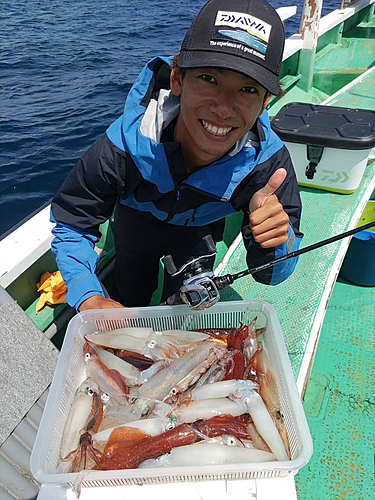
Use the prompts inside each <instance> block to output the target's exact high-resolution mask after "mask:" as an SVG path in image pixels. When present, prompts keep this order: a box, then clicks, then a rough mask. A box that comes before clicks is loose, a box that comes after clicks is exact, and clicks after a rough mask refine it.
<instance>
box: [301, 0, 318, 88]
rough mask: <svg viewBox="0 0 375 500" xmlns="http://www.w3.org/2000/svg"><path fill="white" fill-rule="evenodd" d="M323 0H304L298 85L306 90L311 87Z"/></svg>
mask: <svg viewBox="0 0 375 500" xmlns="http://www.w3.org/2000/svg"><path fill="white" fill-rule="evenodd" d="M322 6H323V0H305V1H304V5H303V11H302V16H301V25H300V35H301V38H302V42H303V45H302V50H301V53H300V60H299V68H298V69H299V73H300V74H301V79H300V81H299V84H298V86H299V87H300V88H301V89H302V90H304V91H305V92H308V91H309V90H310V89H311V86H312V82H313V76H314V59H315V52H316V47H317V44H318V30H319V21H320V16H321V13H322Z"/></svg>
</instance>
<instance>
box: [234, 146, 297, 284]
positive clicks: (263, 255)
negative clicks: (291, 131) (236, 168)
mask: <svg viewBox="0 0 375 500" xmlns="http://www.w3.org/2000/svg"><path fill="white" fill-rule="evenodd" d="M268 164H269V165H268V166H269V168H264V167H265V166H264V165H263V167H262V165H260V166H259V167H257V170H258V169H259V171H258V173H259V175H258V176H257V180H256V183H255V186H254V188H253V193H255V192H256V191H258V189H260V188H262V187H263V186H264V185H265V184H266V183H267V181H268V179H269V178H270V177H271V176H272V174H273V173H274V172H276V170H278V169H279V168H285V169H286V171H287V176H286V179H285V180H284V182H283V183H282V185H281V186H280V187H279V188H278V189H277V191H276V192H275V194H276V196H277V197H278V199H279V201H280V203H281V204H282V205H283V208H284V210H285V212H286V213H287V214H288V216H289V231H288V241H287V242H285V243H283V244H282V245H278V246H277V247H274V248H262V247H261V245H260V244H259V243H257V242H256V241H254V239H253V235H252V232H251V229H250V227H249V215H250V214H249V211H248V210H246V209H245V210H244V219H243V224H242V226H243V227H242V235H243V240H244V244H245V247H246V249H247V255H246V261H247V265H248V267H249V268H252V267H257V266H260V265H262V264H265V263H267V262H270V261H271V260H274V259H277V258H278V257H281V256H283V255H286V254H288V253H290V252H293V251H295V250H298V248H299V246H300V243H301V240H302V237H303V234H302V233H301V232H300V230H299V225H300V219H301V211H302V204H301V198H300V195H299V189H298V184H297V178H296V174H295V171H294V168H293V165H292V161H291V158H290V155H289V152H288V150H287V148H286V147H285V146H283V147H282V149H281V150H279V151H278V152H277V153H276V154H275V155H274V156H273V157H272V158H270V159H269V160H268ZM250 199H251V198H249V201H250ZM297 261H298V258H293V259H289V260H286V261H284V262H281V263H280V264H276V265H275V266H273V267H270V268H268V269H265V270H263V271H259V272H258V273H254V275H253V278H254V279H255V280H256V281H258V282H259V283H264V284H267V285H277V284H278V283H281V282H282V281H284V280H286V279H287V278H288V277H289V276H290V275H291V274H292V273H293V271H294V269H295V267H296V265H297Z"/></svg>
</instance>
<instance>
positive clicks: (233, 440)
mask: <svg viewBox="0 0 375 500" xmlns="http://www.w3.org/2000/svg"><path fill="white" fill-rule="evenodd" d="M228 444H229V446H235V445H236V441H235V439H234V438H233V437H230V438H229V439H228Z"/></svg>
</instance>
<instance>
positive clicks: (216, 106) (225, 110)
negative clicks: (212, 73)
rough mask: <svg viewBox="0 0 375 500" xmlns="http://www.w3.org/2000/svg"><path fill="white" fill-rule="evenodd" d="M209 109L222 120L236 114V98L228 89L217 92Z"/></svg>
mask: <svg viewBox="0 0 375 500" xmlns="http://www.w3.org/2000/svg"><path fill="white" fill-rule="evenodd" d="M211 111H212V112H213V113H215V114H216V115H217V116H218V117H219V118H221V119H222V120H223V119H226V118H232V117H234V116H236V100H235V96H234V94H233V92H232V91H230V90H222V91H221V92H218V94H217V97H216V99H215V100H214V101H213V102H212V104H211Z"/></svg>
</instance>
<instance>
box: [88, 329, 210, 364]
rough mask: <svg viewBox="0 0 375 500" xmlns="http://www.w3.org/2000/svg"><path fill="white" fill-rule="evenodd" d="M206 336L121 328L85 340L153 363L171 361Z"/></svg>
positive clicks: (170, 331) (90, 335) (195, 333)
mask: <svg viewBox="0 0 375 500" xmlns="http://www.w3.org/2000/svg"><path fill="white" fill-rule="evenodd" d="M207 338H208V335H205V334H204V333H200V332H185V331H179V334H176V330H169V331H165V333H163V332H154V330H152V329H151V328H121V329H118V330H113V331H111V332H105V333H92V334H89V335H86V340H88V341H89V342H92V343H94V344H96V345H100V346H104V347H111V348H112V349H121V350H125V351H127V353H128V355H129V354H130V353H131V352H134V353H135V354H138V355H142V356H145V357H146V358H149V359H152V360H154V361H158V360H165V359H167V360H170V361H171V360H173V359H177V358H178V357H180V356H181V355H183V354H185V353H186V352H187V351H188V350H191V349H192V348H193V347H195V346H197V344H198V343H200V342H202V341H203V340H206V339H207Z"/></svg>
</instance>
